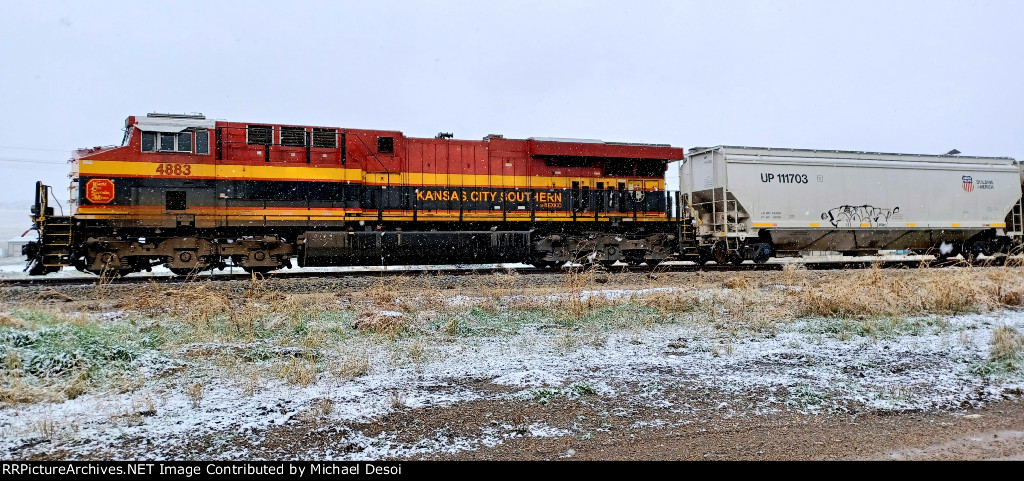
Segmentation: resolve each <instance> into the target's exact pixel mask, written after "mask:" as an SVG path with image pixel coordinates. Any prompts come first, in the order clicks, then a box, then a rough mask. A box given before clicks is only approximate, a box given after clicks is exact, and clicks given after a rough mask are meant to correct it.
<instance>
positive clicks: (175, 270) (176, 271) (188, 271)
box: [170, 267, 199, 276]
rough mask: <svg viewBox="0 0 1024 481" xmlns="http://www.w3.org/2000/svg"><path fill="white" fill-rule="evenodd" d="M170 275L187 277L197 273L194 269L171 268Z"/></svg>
mask: <svg viewBox="0 0 1024 481" xmlns="http://www.w3.org/2000/svg"><path fill="white" fill-rule="evenodd" d="M170 269H171V274H174V275H176V276H187V275H189V274H192V273H193V272H199V271H197V270H195V269H189V268H188V267H171V268H170Z"/></svg>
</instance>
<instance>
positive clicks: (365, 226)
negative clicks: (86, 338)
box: [25, 114, 683, 275]
mask: <svg viewBox="0 0 1024 481" xmlns="http://www.w3.org/2000/svg"><path fill="white" fill-rule="evenodd" d="M125 124H126V125H125V126H126V132H125V137H124V141H123V142H122V145H121V146H119V147H104V148H94V149H82V150H78V151H77V152H76V153H75V156H74V159H73V163H74V167H73V172H72V193H73V196H74V198H73V199H72V208H71V212H70V215H68V216H55V215H53V210H52V208H50V207H49V206H48V199H49V198H50V196H51V195H52V193H51V189H50V188H49V187H48V186H44V185H41V184H37V192H36V205H35V206H34V208H33V219H34V221H35V227H36V229H38V231H39V234H40V235H39V241H38V242H35V243H32V244H30V245H29V246H28V247H27V248H26V251H25V252H26V254H27V255H28V256H29V260H30V263H31V268H30V272H31V273H32V274H36V275H41V274H46V273H49V272H54V271H57V270H59V269H61V268H62V267H64V266H75V267H77V268H78V269H81V270H84V271H89V272H94V273H101V272H113V273H120V274H127V273H130V272H136V271H139V270H147V269H149V268H151V267H153V266H157V265H166V266H167V267H169V268H170V269H171V270H172V271H174V272H175V273H179V274H183V273H188V272H195V271H201V270H205V269H210V268H223V267H226V266H229V265H234V266H240V267H243V268H245V269H246V270H249V271H269V270H273V269H277V268H280V267H288V266H290V265H291V259H292V258H295V259H297V262H298V265H300V266H325V265H381V264H408V263H412V264H438V263H485V262H527V263H531V264H534V265H537V266H546V265H555V264H559V263H564V262H566V261H570V260H573V259H578V258H580V257H590V258H591V259H596V260H599V261H602V262H615V261H625V262H629V263H634V264H639V263H642V262H645V261H646V262H649V263H652V262H657V261H660V260H662V259H665V258H667V257H669V256H670V255H671V254H672V253H673V250H674V249H677V247H675V246H674V245H673V240H674V238H675V236H674V232H673V229H672V224H673V223H672V222H670V221H671V219H670V216H669V215H668V214H667V207H669V206H670V204H671V203H672V200H671V199H669V198H668V196H667V195H666V192H665V183H664V173H665V170H666V165H667V163H668V162H670V161H675V160H681V159H682V158H683V151H682V149H680V148H675V147H671V146H668V145H651V144H624V143H608V142H601V141H595V140H575V139H544V138H530V139H525V140H517V139H505V138H502V137H501V136H498V135H489V136H487V137H486V138H484V139H483V140H479V141H470V140H456V139H453V138H451V135H450V134H443V133H442V134H438V136H437V137H436V138H410V137H405V136H404V135H402V133H401V132H396V131H384V130H357V129H346V128H337V127H311V126H292V125H276V124H265V123H261V124H254V123H238V122H222V121H213V120H207V119H206V118H205V117H203V116H201V115H166V114H149V115H147V116H145V117H141V116H140V117H135V116H132V117H128V119H127V121H126V123H125Z"/></svg>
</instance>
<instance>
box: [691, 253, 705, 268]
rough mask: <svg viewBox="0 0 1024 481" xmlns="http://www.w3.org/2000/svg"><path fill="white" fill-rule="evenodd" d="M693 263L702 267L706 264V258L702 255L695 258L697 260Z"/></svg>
mask: <svg viewBox="0 0 1024 481" xmlns="http://www.w3.org/2000/svg"><path fill="white" fill-rule="evenodd" d="M693 263H694V264H697V265H698V266H702V265H704V264H707V263H708V258H707V257H704V256H702V255H701V256H697V258H696V259H694V260H693Z"/></svg>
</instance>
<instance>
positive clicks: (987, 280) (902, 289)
mask: <svg viewBox="0 0 1024 481" xmlns="http://www.w3.org/2000/svg"><path fill="white" fill-rule="evenodd" d="M911 272H912V273H913V275H910V273H909V272H908V271H898V270H892V271H887V270H883V269H879V268H874V269H869V270H866V271H856V272H852V273H839V274H838V276H837V277H836V278H833V279H830V280H827V281H824V282H820V283H815V284H810V283H805V284H804V285H803V286H802V294H801V295H800V296H799V300H800V304H799V309H798V313H799V315H803V316H840V317H850V316H858V315H869V316H906V315H916V314H924V313H961V312H984V311H988V310H991V309H994V308H996V307H998V306H1000V305H1004V304H1010V303H1013V302H1020V299H1021V297H1024V276H1022V275H1021V273H1020V272H1019V271H1016V270H1014V272H1009V271H1006V270H999V269H997V270H981V269H970V268H958V269H943V270H914V271H911Z"/></svg>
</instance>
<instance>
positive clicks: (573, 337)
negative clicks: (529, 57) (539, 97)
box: [0, 269, 1024, 459]
mask: <svg viewBox="0 0 1024 481" xmlns="http://www.w3.org/2000/svg"><path fill="white" fill-rule="evenodd" d="M503 276H504V277H503ZM809 276H810V274H807V273H805V272H783V273H779V274H777V275H776V277H778V278H772V279H768V282H758V281H750V280H743V281H739V280H728V279H727V280H726V282H717V283H711V282H705V281H699V280H695V281H694V282H692V283H689V284H687V285H656V283H653V282H652V283H651V285H643V286H635V287H634V288H622V287H609V288H604V287H602V285H601V284H602V281H600V277H599V275H590V277H589V278H586V277H583V278H582V280H581V277H573V276H566V279H565V280H564V283H563V285H561V286H555V287H547V288H533V287H530V286H529V285H528V283H529V281H524V280H523V279H519V278H517V276H515V275H513V274H499V275H495V276H483V277H482V278H481V282H480V284H481V285H480V286H479V287H478V288H475V289H470V290H458V289H452V290H444V289H436V290H429V291H428V290H424V289H422V286H417V287H415V288H412V287H410V288H405V287H404V285H403V282H404V281H394V280H388V281H383V280H382V281H381V282H380V283H377V284H374V285H372V286H370V287H369V288H367V289H364V290H363V291H358V292H335V291H330V290H327V291H317V292H279V291H277V290H275V289H274V288H273V284H270V283H265V282H253V283H251V284H250V285H248V286H244V287H243V288H242V289H239V288H238V287H237V286H235V287H219V286H217V285H212V284H208V283H202V282H198V283H194V284H184V285H180V286H170V287H167V286H156V285H154V286H148V287H142V288H140V291H139V292H138V293H137V294H136V295H134V296H132V297H131V298H127V299H118V300H116V302H113V304H112V305H110V306H109V308H107V309H105V310H98V311H88V312H82V313H76V314H73V315H68V314H66V313H61V312H59V311H55V310H53V308H52V306H50V307H48V306H47V305H28V306H20V307H16V308H14V309H11V310H9V311H8V312H6V313H5V314H4V315H3V317H0V326H3V327H0V349H2V352H3V353H4V359H6V360H7V362H6V363H5V364H4V367H3V372H2V374H3V377H2V378H0V382H2V385H0V388H2V389H4V390H12V389H15V388H18V385H17V383H21V389H28V387H32V388H34V389H38V390H40V393H43V394H45V395H43V394H39V393H37V394H38V395H36V396H34V397H33V396H27V397H24V398H17V397H7V398H3V399H0V402H3V407H2V408H0V457H4V458H11V457H22V456H26V455H29V454H32V453H35V454H40V455H45V454H46V453H60V454H59V456H62V457H110V456H113V457H119V458H121V457H124V458H167V457H195V458H237V457H253V456H260V455H262V454H260V453H263V451H259V450H254V449H252V448H250V447H248V446H259V445H261V444H262V443H265V442H267V440H268V438H267V436H269V435H270V433H272V432H274V431H273V430H274V429H280V428H286V427H288V426H300V425H301V426H304V427H305V428H306V429H310V430H315V431H317V432H320V431H323V432H328V431H329V432H331V433H333V435H334V436H340V437H342V438H343V439H345V440H346V446H347V447H346V448H345V449H344V450H341V449H340V448H337V447H330V446H320V447H316V446H311V447H309V448H308V449H309V451H308V452H303V453H300V454H297V455H299V456H301V457H303V458H336V459H363V458H367V459H372V458H381V457H408V456H415V455H422V454H437V453H445V452H455V451H460V450H471V449H478V448H480V447H484V446H493V445H495V444H498V443H502V442H504V441H505V440H507V439H510V438H513V437H522V436H537V437H540V436H565V435H580V436H583V435H585V434H586V433H581V432H575V431H573V429H572V427H571V426H554V425H551V424H550V423H543V422H536V420H534V421H532V422H530V423H527V424H524V425H521V426H512V425H508V426H506V425H492V424H486V425H481V426H480V427H479V429H478V430H477V431H476V432H478V435H472V436H469V435H466V434H465V433H463V434H451V433H445V432H433V433H430V435H429V436H424V437H423V439H421V440H419V441H416V442H412V443H410V442H408V441H403V440H402V439H400V438H401V437H400V436H397V434H396V433H395V432H394V431H390V432H389V431H384V432H380V433H378V434H374V435H370V434H366V433H364V432H362V431H360V430H358V429H352V428H349V427H348V426H351V425H354V424H357V423H364V422H370V421H372V420H375V419H379V418H380V417H381V416H385V415H387V414H389V413H394V412H396V411H404V410H409V409H423V408H430V407H444V406H456V407H457V406H459V405H465V404H467V403H473V402H477V401H503V402H515V403H524V404H531V403H536V404H545V403H551V402H563V401H572V402H590V400H593V399H604V400H614V404H616V405H619V406H622V415H627V413H628V412H630V410H631V409H634V408H638V407H643V408H651V409H655V410H656V411H655V412H663V413H665V415H664V419H661V418H655V419H641V420H637V423H639V424H637V425H638V426H662V425H665V424H667V423H670V422H672V421H669V419H671V418H673V416H683V415H689V414H694V413H702V412H704V411H702V410H710V411H713V413H714V415H716V416H723V417H730V416H745V415H750V414H766V413H772V412H776V411H781V410H788V411H797V412H802V413H808V414H815V413H844V414H856V413H860V412H865V411H896V412H901V411H930V410H959V409H964V408H966V407H973V406H979V405H983V404H985V403H988V402H992V401H996V400H999V399H1002V398H1004V397H1007V396H1016V395H1019V394H1020V393H1021V391H1022V388H1024V373H1022V368H1024V354H1022V351H1024V347H1022V346H1024V343H1022V341H1021V334H1020V332H1021V331H1022V330H1024V313H1021V312H1020V311H1017V310H1016V307H1015V306H1013V305H1010V304H1013V303H1012V302H1007V301H1009V300H1012V299H1013V297H1012V296H1011V295H1010V294H1009V293H1012V292H1017V291H1018V290H1020V289H1021V282H1022V281H1021V279H1022V275H1021V271H1019V270H1017V269H999V270H992V271H991V272H989V271H981V270H979V271H977V272H974V271H965V272H960V271H939V272H930V271H921V272H920V273H919V274H918V275H908V274H907V273H900V272H893V273H889V272H863V273H839V274H835V275H833V276H832V277H829V278H828V279H827V280H826V281H823V282H822V281H820V280H813V279H811V278H810V277H809ZM943 276H947V277H948V276H957V277H958V278H963V279H966V281H964V282H967V281H969V282H970V283H972V284H971V285H972V286H974V287H971V288H970V289H968V290H963V289H960V291H961V292H953V291H950V290H949V289H947V288H946V287H944V286H943V284H942V282H943ZM815 279H816V278H815ZM385 282H387V283H385ZM945 282H946V284H947V285H952V286H962V284H959V283H960V282H961V279H949V278H947V279H946V280H945ZM844 284H845V285H847V286H848V289H849V291H844V292H847V293H854V294H856V295H859V296H863V297H870V298H871V299H874V302H867V301H864V300H863V299H862V298H858V300H855V301H847V302H845V303H834V304H833V305H843V306H844V308H843V309H841V310H838V311H836V310H824V311H820V312H817V311H813V310H810V309H808V308H807V299H808V298H809V297H808V296H812V295H817V296H823V295H824V294H825V293H835V292H838V291H837V289H839V287H840V286H841V285H844ZM730 286H731V287H730ZM858 286H859V288H858ZM943 289H945V290H943ZM942 292H945V293H946V294H944V295H945V296H946V297H947V298H948V299H946V301H944V302H938V301H937V300H936V299H938V297H937V296H938V293H942ZM809 293H812V294H809ZM893 293H902V294H903V295H908V296H918V297H921V298H923V299H926V300H923V301H922V300H904V299H898V300H892V299H889V298H888V297H889V296H891V295H893ZM927 299H931V300H927ZM879 305H881V306H884V308H881V309H878V308H877V306H879ZM850 306H853V307H850ZM858 306H859V308H860V310H857V309H858ZM12 353H13V354H12ZM25 359H37V361H33V362H34V364H32V366H44V367H45V369H43V368H39V369H37V368H32V369H29V368H28V367H26V366H27V364H26V363H25V361H24V360H25ZM72 380H75V382H77V385H76V386H77V387H76V388H75V390H74V391H71V392H69V391H68V389H67V385H68V383H70V382H71V381H72ZM468 381H473V382H468ZM5 392H6V391H5ZM680 393H691V394H693V393H697V394H693V395H691V396H683V395H681V394H680ZM750 393H757V395H756V396H751V395H750ZM697 397H699V398H701V399H703V400H704V401H705V402H701V403H695V402H693V399H694V398H697ZM705 414H707V413H705ZM616 415H618V414H616ZM300 423H301V424H300ZM395 429H401V427H396V428H395ZM470 431H472V430H470ZM198 439H203V440H204V442H203V443H197V442H196V440H198Z"/></svg>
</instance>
